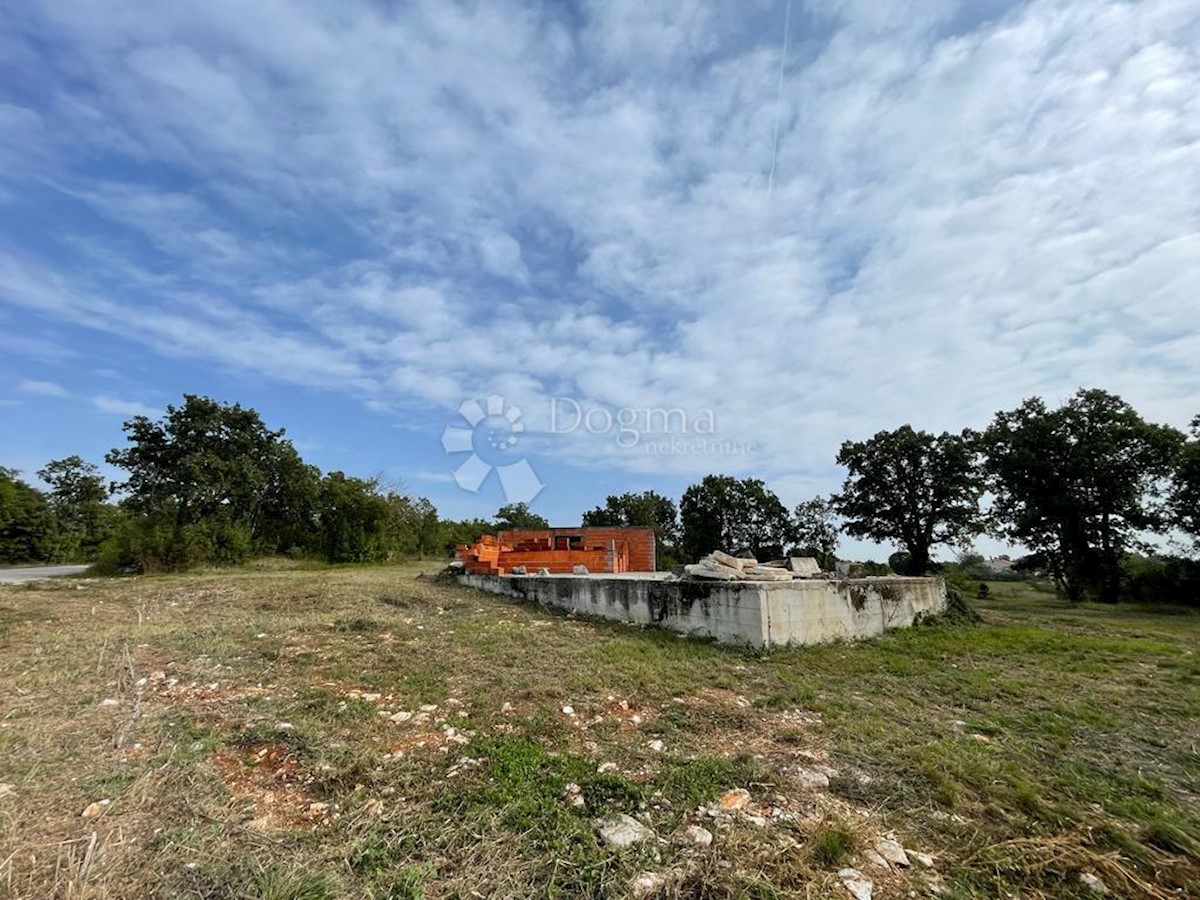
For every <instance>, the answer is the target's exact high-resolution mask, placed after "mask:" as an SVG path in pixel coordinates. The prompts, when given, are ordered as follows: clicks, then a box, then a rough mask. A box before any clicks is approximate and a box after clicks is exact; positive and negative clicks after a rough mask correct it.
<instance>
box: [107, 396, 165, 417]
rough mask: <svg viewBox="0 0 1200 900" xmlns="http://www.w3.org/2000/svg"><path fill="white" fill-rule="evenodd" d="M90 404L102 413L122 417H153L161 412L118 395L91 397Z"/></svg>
mask: <svg viewBox="0 0 1200 900" xmlns="http://www.w3.org/2000/svg"><path fill="white" fill-rule="evenodd" d="M92 406H93V407H95V408H96V409H98V410H99V411H100V412H102V413H110V414H112V415H115V416H121V417H122V418H133V417H134V416H146V417H147V418H151V419H154V418H157V417H158V416H160V415H161V414H162V410H161V409H156V408H154V407H153V406H147V405H146V404H145V403H141V402H139V401H137V400H123V399H121V398H120V397H108V396H105V395H100V396H96V397H93V398H92Z"/></svg>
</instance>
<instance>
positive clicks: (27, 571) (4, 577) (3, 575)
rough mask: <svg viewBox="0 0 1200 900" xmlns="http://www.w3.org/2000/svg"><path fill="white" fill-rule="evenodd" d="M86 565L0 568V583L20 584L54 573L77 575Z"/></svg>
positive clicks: (84, 569) (48, 576)
mask: <svg viewBox="0 0 1200 900" xmlns="http://www.w3.org/2000/svg"><path fill="white" fill-rule="evenodd" d="M85 571H87V566H25V567H22V568H19V569H0V584H21V583H22V582H25V581H37V580H39V579H41V578H53V577H54V576H55V575H78V574H79V573H80V572H85Z"/></svg>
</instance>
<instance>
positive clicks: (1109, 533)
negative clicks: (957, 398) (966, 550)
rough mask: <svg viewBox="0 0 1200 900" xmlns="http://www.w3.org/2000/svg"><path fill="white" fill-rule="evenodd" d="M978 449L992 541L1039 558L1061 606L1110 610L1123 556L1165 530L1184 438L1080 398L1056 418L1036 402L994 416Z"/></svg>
mask: <svg viewBox="0 0 1200 900" xmlns="http://www.w3.org/2000/svg"><path fill="white" fill-rule="evenodd" d="M983 445H984V450H985V454H986V462H985V466H986V470H987V473H988V475H989V478H990V482H989V487H990V489H991V491H992V492H993V493H994V495H995V503H994V515H993V520H994V521H993V528H994V530H995V531H996V532H997V534H999V535H1000V536H1001V537H1004V538H1007V539H1009V540H1012V541H1014V542H1016V543H1020V544H1023V545H1024V546H1025V547H1027V548H1029V549H1030V550H1032V551H1034V552H1036V553H1039V554H1042V555H1043V556H1044V558H1045V560H1046V564H1047V568H1048V569H1049V571H1050V573H1051V574H1052V575H1053V577H1054V578H1055V580H1056V581H1057V582H1058V584H1059V587H1060V588H1061V589H1062V591H1063V592H1064V593H1065V594H1066V596H1067V597H1068V598H1069V599H1071V600H1073V601H1077V600H1082V599H1084V598H1085V597H1087V596H1095V597H1097V598H1098V599H1100V600H1102V601H1104V602H1108V603H1115V602H1116V601H1117V598H1118V595H1119V593H1120V583H1121V558H1122V556H1123V555H1124V554H1125V553H1126V552H1127V551H1128V550H1129V549H1131V548H1137V547H1141V546H1142V545H1143V541H1141V540H1140V538H1139V533H1140V532H1147V531H1151V532H1153V531H1162V530H1163V529H1164V528H1165V527H1166V525H1167V523H1168V521H1169V518H1168V515H1167V513H1168V510H1167V508H1166V506H1165V504H1164V503H1162V502H1160V501H1161V500H1162V498H1163V495H1164V494H1165V490H1166V486H1167V479H1168V478H1169V476H1170V475H1171V474H1172V471H1173V469H1174V467H1175V463H1176V460H1177V457H1178V455H1179V451H1180V449H1181V448H1182V446H1183V435H1182V434H1181V433H1180V432H1178V431H1177V430H1175V429H1173V428H1169V427H1166V426H1161V425H1154V424H1151V423H1149V422H1146V421H1144V420H1143V419H1142V418H1141V416H1139V415H1138V414H1137V412H1136V411H1135V410H1134V409H1133V407H1131V406H1130V405H1129V404H1128V403H1126V402H1125V401H1124V400H1122V399H1121V398H1120V397H1118V396H1116V395H1115V394H1110V393H1108V392H1106V391H1102V390H1081V391H1079V392H1078V393H1076V394H1075V395H1074V396H1073V397H1072V398H1071V399H1070V400H1069V401H1068V402H1067V403H1066V404H1065V405H1063V406H1061V407H1059V408H1058V409H1050V408H1048V407H1047V406H1046V404H1045V403H1044V402H1043V401H1042V400H1041V399H1040V398H1037V397H1034V398H1032V399H1030V400H1026V401H1025V402H1024V403H1023V404H1022V405H1021V406H1019V407H1018V408H1017V409H1014V410H1011V411H1009V412H1001V413H998V414H997V415H996V418H995V420H994V421H993V423H992V424H991V426H990V427H989V428H988V429H987V431H986V432H985V433H984V438H983Z"/></svg>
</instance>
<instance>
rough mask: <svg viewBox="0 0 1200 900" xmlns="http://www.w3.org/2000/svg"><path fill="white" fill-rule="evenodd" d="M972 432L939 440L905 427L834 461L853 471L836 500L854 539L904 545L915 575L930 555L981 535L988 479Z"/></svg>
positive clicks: (848, 448)
mask: <svg viewBox="0 0 1200 900" xmlns="http://www.w3.org/2000/svg"><path fill="white" fill-rule="evenodd" d="M976 459H977V452H976V449H975V439H974V436H973V435H972V434H971V432H968V431H964V432H963V433H962V434H950V433H948V432H944V433H942V434H940V435H934V434H930V433H928V432H925V431H916V430H914V429H913V427H912V426H911V425H904V426H901V427H900V428H897V429H896V430H895V431H881V432H879V433H878V434H876V435H875V436H874V437H872V438H869V439H868V440H865V441H847V442H846V443H844V444H842V448H841V450H840V451H839V452H838V456H837V461H838V463H840V464H841V465H843V466H845V467H846V469H847V470H848V472H847V475H846V481H845V484H843V486H842V491H841V493H840V494H838V495H836V496H835V497H834V498H833V504H834V506H835V507H836V509H837V511H838V512H839V513H841V514H842V515H843V516H844V517H845V520H846V521H845V531H846V533H847V534H850V535H853V536H854V537H860V538H870V539H871V540H874V541H879V542H881V543H892V544H899V545H900V546H901V547H902V548H903V549H904V550H905V551H906V552H907V553H908V554H909V569H910V571H911V572H912V574H914V575H920V574H923V573H925V572H926V571H928V569H929V564H930V559H931V552H932V550H933V548H934V547H936V546H938V545H940V544H958V543H961V542H962V541H964V540H965V539H966V538H968V537H970V536H971V535H974V534H978V533H979V532H980V531H981V530H982V521H981V517H980V512H979V498H980V495H981V494H982V492H983V477H982V474H981V473H980V471H979V467H978V465H977V463H976Z"/></svg>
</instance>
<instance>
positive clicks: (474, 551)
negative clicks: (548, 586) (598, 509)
mask: <svg viewBox="0 0 1200 900" xmlns="http://www.w3.org/2000/svg"><path fill="white" fill-rule="evenodd" d="M559 537H578V538H580V539H581V540H580V541H579V542H578V543H576V544H575V545H574V546H573V547H572V549H570V550H565V549H564V550H560V549H556V548H555V538H559ZM457 555H458V558H459V559H460V560H462V561H463V563H464V564H465V565H466V567H467V569H468V571H471V572H476V573H492V574H495V573H497V572H505V571H507V570H509V569H511V568H512V567H513V566H525V567H526V568H527V569H529V570H530V572H534V571H536V570H537V569H539V568H546V569H549V570H550V571H551V572H553V573H556V574H558V573H569V572H570V571H571V569H572V568H573V567H574V566H576V565H585V566H587V567H588V570H589V571H592V572H653V571H654V569H655V562H656V559H655V543H654V529H653V528H600V527H595V528H542V529H532V528H531V529H516V530H513V531H502V532H500V534H499V535H497V536H496V537H495V538H493V537H491V536H490V535H485V536H484V538H483V539H481V540H480V541H479V543H476V544H469V545H468V544H464V545H462V546H460V547H459V548H458V554H457Z"/></svg>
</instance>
